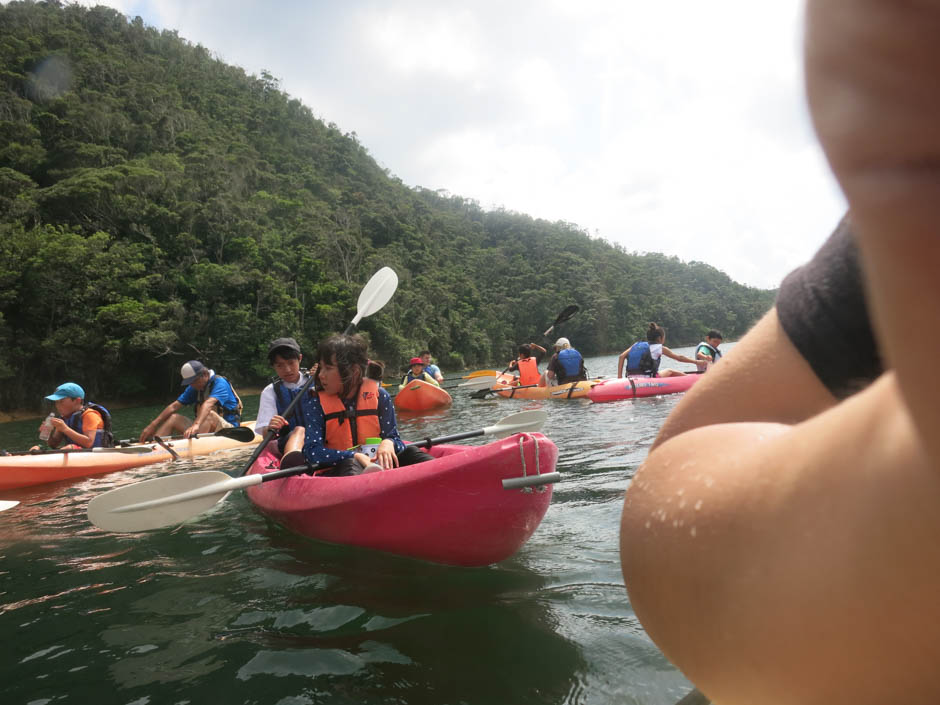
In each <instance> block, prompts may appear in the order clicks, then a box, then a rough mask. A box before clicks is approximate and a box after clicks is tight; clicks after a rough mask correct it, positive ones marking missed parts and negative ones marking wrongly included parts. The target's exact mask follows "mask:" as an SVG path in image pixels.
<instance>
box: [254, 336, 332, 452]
mask: <svg viewBox="0 0 940 705" xmlns="http://www.w3.org/2000/svg"><path fill="white" fill-rule="evenodd" d="M302 360H303V355H302V354H301V352H300V345H299V344H298V343H297V341H296V340H294V339H293V338H278V339H277V340H275V341H273V342H272V343H271V345H270V346H269V347H268V363H269V364H270V365H271V367H273V368H274V371H275V372H276V373H277V376H276V377H274V379H272V380H271V384H269V385H268V386H267V387H265V388H264V389H263V390H261V399H260V401H259V402H258V417H257V420H256V421H255V433H257V434H259V435H261V436H263V435H264V434H265V432H266V431H267V430H268V428H272V429H274V430H276V431H277V432H278V435H277V436H276V438H277V449H278V452H279V453H280V454H281V467H282V468H289V467H293V466H295V465H301V464H302V463H303V462H304V455H303V447H304V437H305V435H306V428H305V424H304V415H303V409H302V408H301V406H300V404H298V405H296V406H295V407H294V409H293V410H292V411H291V414H290V417H285V416H284V412H285V411H286V410H287V407H288V406H289V405H290V403H291V401H293V399H294V397H296V396H297V394H298V393H299V392H300V389H301V387H303V386H304V384H306V382H307V379H308V372H307V371H306V370H303V369H301V367H300V363H301V361H302ZM316 371H317V368H316V365H314V367H313V370H311V371H310V373H309V374H316Z"/></svg>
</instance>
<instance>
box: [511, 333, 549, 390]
mask: <svg viewBox="0 0 940 705" xmlns="http://www.w3.org/2000/svg"><path fill="white" fill-rule="evenodd" d="M543 355H545V348H543V347H542V346H541V345H538V344H537V343H523V344H522V345H520V346H519V357H517V358H516V359H515V360H512V361H510V363H509V366H508V369H509V370H510V371H511V372H512V371H518V372H519V375H518V376H519V379H518V382H519V384H520V385H533V384H537V385H539V386H540V387H544V386H545V380H544V379H543V378H542V374H541V373H540V372H539V362H540V361H541V359H542V356H543Z"/></svg>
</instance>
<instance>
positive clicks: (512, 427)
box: [483, 409, 548, 438]
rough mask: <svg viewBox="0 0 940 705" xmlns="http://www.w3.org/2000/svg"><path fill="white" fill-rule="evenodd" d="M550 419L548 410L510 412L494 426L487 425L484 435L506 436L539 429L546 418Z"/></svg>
mask: <svg viewBox="0 0 940 705" xmlns="http://www.w3.org/2000/svg"><path fill="white" fill-rule="evenodd" d="M546 419H548V412H546V411H542V410H541V409H533V410H532V411H520V412H519V413H518V414H510V415H509V416H504V417H503V418H502V419H500V421H499V423H497V424H494V425H492V426H486V427H485V428H484V429H483V435H484V436H496V437H497V438H505V437H506V436H511V435H512V434H514V433H524V432H526V431H538V430H539V429H540V428H542V425H543V424H544V423H545V420H546Z"/></svg>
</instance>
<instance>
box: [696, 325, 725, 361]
mask: <svg viewBox="0 0 940 705" xmlns="http://www.w3.org/2000/svg"><path fill="white" fill-rule="evenodd" d="M721 341H722V337H721V333H719V332H718V331H717V330H710V331H708V333H707V334H706V335H705V342H704V343H699V344H698V347H697V348H695V359H696V360H703V361H704V362H706V363H708V364H710V365H714V364H715V363H716V362H718V360H719V359H721V350H719V349H718V346H719V345H721Z"/></svg>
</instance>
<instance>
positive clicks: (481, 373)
mask: <svg viewBox="0 0 940 705" xmlns="http://www.w3.org/2000/svg"><path fill="white" fill-rule="evenodd" d="M498 374H499V372H498V371H496V370H475V371H474V372H471V373H470V374H467V375H464V376H463V377H461V379H471V378H472V377H488V376H489V375H498Z"/></svg>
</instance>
